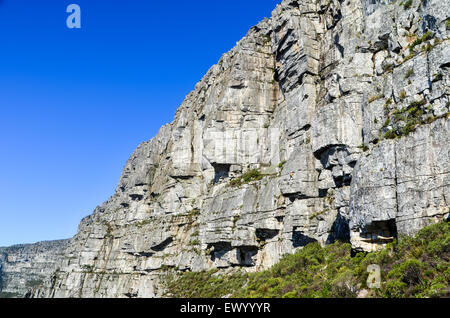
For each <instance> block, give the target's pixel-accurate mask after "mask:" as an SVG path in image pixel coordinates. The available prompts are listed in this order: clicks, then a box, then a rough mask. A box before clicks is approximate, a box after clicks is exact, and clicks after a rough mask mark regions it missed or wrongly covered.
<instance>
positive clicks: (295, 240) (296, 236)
mask: <svg viewBox="0 0 450 318" xmlns="http://www.w3.org/2000/svg"><path fill="white" fill-rule="evenodd" d="M314 242H317V240H316V239H314V238H312V237H309V236H307V235H305V234H304V233H303V232H301V231H297V229H296V228H294V231H293V232H292V244H293V246H294V248H297V247H305V246H306V245H308V244H309V243H314Z"/></svg>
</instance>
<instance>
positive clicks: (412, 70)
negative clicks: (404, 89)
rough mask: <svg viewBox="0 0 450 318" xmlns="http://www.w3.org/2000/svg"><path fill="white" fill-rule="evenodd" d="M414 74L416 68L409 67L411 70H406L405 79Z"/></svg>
mask: <svg viewBox="0 0 450 318" xmlns="http://www.w3.org/2000/svg"><path fill="white" fill-rule="evenodd" d="M413 74H414V69H409V70H408V71H407V72H406V75H405V79H407V78H410V77H411V75H413Z"/></svg>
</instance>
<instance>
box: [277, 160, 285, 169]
mask: <svg viewBox="0 0 450 318" xmlns="http://www.w3.org/2000/svg"><path fill="white" fill-rule="evenodd" d="M286 162H287V161H286V160H283V161H282V162H280V164H279V165H278V168H280V169H283V167H284V165H285V164H286Z"/></svg>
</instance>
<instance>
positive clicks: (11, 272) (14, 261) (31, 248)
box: [0, 240, 70, 298]
mask: <svg viewBox="0 0 450 318" xmlns="http://www.w3.org/2000/svg"><path fill="white" fill-rule="evenodd" d="M69 242H70V240H60V241H50V242H40V243H37V244H28V245H15V246H11V247H1V248H0V298H3V297H25V296H27V295H30V294H31V292H32V290H33V289H38V288H40V287H42V284H43V282H44V280H45V279H47V278H48V277H49V276H50V275H51V274H53V272H54V271H55V270H56V269H57V268H58V265H59V263H60V262H61V261H62V258H63V256H64V250H65V248H66V247H67V246H68V244H69Z"/></svg>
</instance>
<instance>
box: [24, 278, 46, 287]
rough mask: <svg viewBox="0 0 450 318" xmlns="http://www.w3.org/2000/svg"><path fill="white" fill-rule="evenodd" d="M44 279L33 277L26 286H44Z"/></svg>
mask: <svg viewBox="0 0 450 318" xmlns="http://www.w3.org/2000/svg"><path fill="white" fill-rule="evenodd" d="M43 283H44V281H43V280H42V279H32V280H29V281H27V282H26V284H25V286H26V287H27V288H36V287H40V286H42V284H43Z"/></svg>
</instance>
